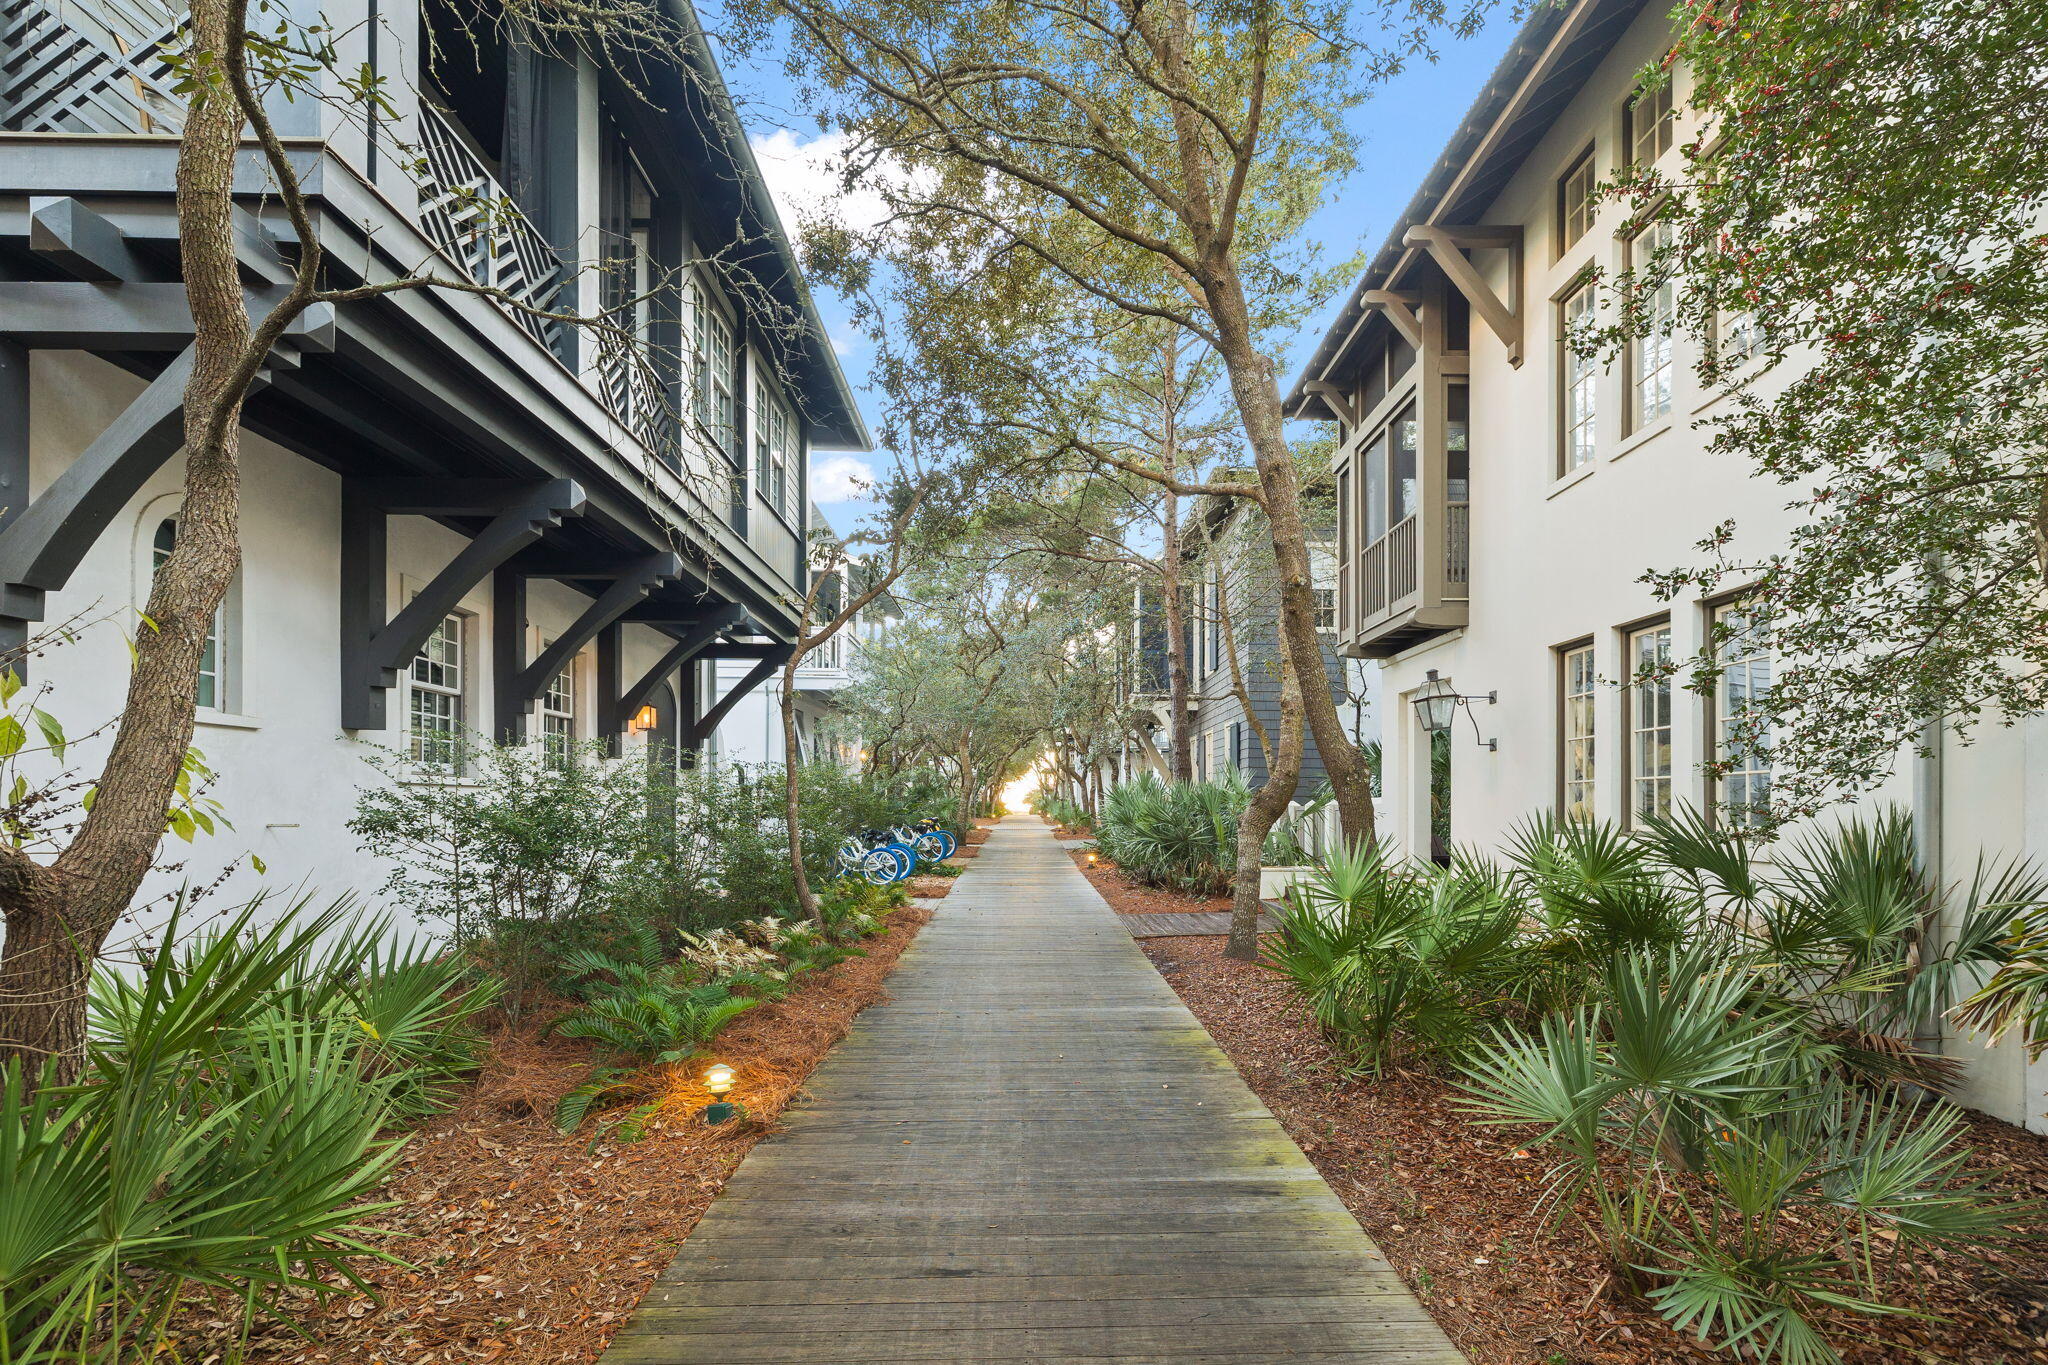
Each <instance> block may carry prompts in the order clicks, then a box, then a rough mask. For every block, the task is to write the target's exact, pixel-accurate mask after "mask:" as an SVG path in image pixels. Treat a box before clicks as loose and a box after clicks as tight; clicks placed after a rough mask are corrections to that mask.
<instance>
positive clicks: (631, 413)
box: [597, 333, 677, 463]
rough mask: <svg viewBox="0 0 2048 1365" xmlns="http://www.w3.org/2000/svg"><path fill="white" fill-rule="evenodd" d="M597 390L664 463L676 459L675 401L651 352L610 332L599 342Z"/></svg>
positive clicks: (617, 414)
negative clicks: (630, 343) (655, 364)
mask: <svg viewBox="0 0 2048 1365" xmlns="http://www.w3.org/2000/svg"><path fill="white" fill-rule="evenodd" d="M597 351H598V354H597V377H598V391H599V393H600V395H601V396H602V397H603V398H604V401H605V406H606V407H609V408H610V409H611V410H612V414H613V415H614V416H616V417H617V418H618V419H619V420H620V421H621V422H623V423H625V424H626V426H627V427H628V428H629V429H630V430H631V431H632V433H633V434H634V435H635V436H638V437H639V438H640V440H641V441H642V442H643V443H644V444H645V445H646V446H647V448H648V449H650V450H652V451H654V452H655V453H656V454H657V455H659V456H660V457H661V458H662V459H663V460H666V461H669V462H670V463H674V461H675V460H676V458H677V456H676V441H677V423H676V413H675V412H674V410H673V409H674V400H673V399H671V398H670V396H669V392H668V386H667V385H665V384H663V383H662V382H661V376H660V374H659V372H658V371H657V370H656V369H655V368H654V366H653V363H652V361H651V359H650V353H649V352H648V351H647V350H645V349H642V348H637V347H633V346H630V345H628V344H627V343H626V342H624V341H623V340H622V339H620V338H618V337H616V336H613V335H611V334H609V333H607V334H605V335H602V336H600V337H599V339H598V347H597Z"/></svg>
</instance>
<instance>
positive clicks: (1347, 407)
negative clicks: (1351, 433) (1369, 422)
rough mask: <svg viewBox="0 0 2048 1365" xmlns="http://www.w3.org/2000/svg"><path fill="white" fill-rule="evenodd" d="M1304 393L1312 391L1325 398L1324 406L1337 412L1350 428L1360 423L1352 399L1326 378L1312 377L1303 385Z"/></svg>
mask: <svg viewBox="0 0 2048 1365" xmlns="http://www.w3.org/2000/svg"><path fill="white" fill-rule="evenodd" d="M1301 389H1302V392H1303V393H1312V394H1314V395H1315V396H1316V397H1318V398H1320V399H1322V400H1323V406H1325V407H1327V408H1328V409H1329V410H1330V411H1331V412H1333V413H1335V414H1336V416H1337V420H1338V421H1339V422H1341V423H1343V424H1344V426H1345V427H1346V428H1347V429H1348V428H1351V427H1355V426H1357V425H1358V411H1357V409H1355V408H1353V407H1352V406H1351V400H1350V399H1349V398H1347V397H1345V395H1344V390H1342V389H1340V388H1338V387H1337V386H1336V385H1335V384H1332V383H1330V382H1329V381H1328V380H1325V379H1311V380H1309V381H1308V382H1306V383H1304V384H1303V385H1302V386H1301Z"/></svg>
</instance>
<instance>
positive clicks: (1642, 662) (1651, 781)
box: [1628, 623, 1671, 823]
mask: <svg viewBox="0 0 2048 1365" xmlns="http://www.w3.org/2000/svg"><path fill="white" fill-rule="evenodd" d="M1628 662H1629V688H1628V695H1629V730H1628V753H1629V803H1628V808H1629V820H1630V823H1635V822H1637V821H1640V820H1642V819H1643V818H1644V817H1647V816H1666V815H1669V814H1670V813H1671V675H1670V664H1671V627H1670V625H1669V624H1668V623H1667V624H1665V625H1661V626H1651V627H1648V628H1647V629H1644V630H1638V631H1632V632H1630V634H1629V637H1628Z"/></svg>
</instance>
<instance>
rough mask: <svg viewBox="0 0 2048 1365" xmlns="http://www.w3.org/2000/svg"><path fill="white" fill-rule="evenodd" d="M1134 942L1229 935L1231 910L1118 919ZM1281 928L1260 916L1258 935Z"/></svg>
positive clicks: (1274, 921)
mask: <svg viewBox="0 0 2048 1365" xmlns="http://www.w3.org/2000/svg"><path fill="white" fill-rule="evenodd" d="M1117 918H1118V919H1120V920H1122V921H1123V924H1124V928H1126V929H1128V930H1130V932H1131V937H1132V938H1214V937H1218V936H1220V935H1223V934H1228V933H1229V932H1230V912H1229V911H1228V910H1194V911H1174V912H1173V913H1171V914H1160V915H1118V916H1117ZM1279 927H1280V921H1278V920H1276V919H1274V918H1273V917H1272V916H1271V915H1266V914H1261V915H1260V916H1259V932H1260V933H1262V934H1270V933H1272V932H1273V931H1274V930H1275V929H1278V928H1279Z"/></svg>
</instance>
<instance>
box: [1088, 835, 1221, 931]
mask: <svg viewBox="0 0 2048 1365" xmlns="http://www.w3.org/2000/svg"><path fill="white" fill-rule="evenodd" d="M1067 853H1068V854H1069V855H1070V856H1071V857H1072V858H1073V860H1074V866H1076V867H1078V868H1080V869H1081V871H1082V872H1083V873H1085V874H1086V875H1087V877H1088V880H1089V881H1090V882H1091V883H1093V884H1094V886H1095V889H1096V891H1097V892H1099V893H1100V894H1101V896H1102V898H1103V899H1104V900H1106V901H1108V902H1109V908H1110V909H1112V910H1114V911H1116V912H1117V913H1118V914H1119V915H1181V914H1187V913H1189V912H1191V911H1192V912H1207V911H1212V910H1224V911H1228V910H1229V909H1230V897H1228V896H1189V895H1184V894H1182V893H1181V892H1178V891H1167V890H1164V889H1162V888H1160V887H1157V886H1147V885H1145V884H1144V883H1143V882H1141V881H1139V880H1138V879H1137V878H1136V877H1134V876H1132V875H1131V874H1130V873H1128V872H1126V871H1124V870H1123V869H1122V868H1120V867H1118V866H1117V865H1116V864H1115V863H1112V862H1108V861H1106V860H1103V861H1098V862H1097V863H1096V864H1095V865H1094V866H1093V867H1090V866H1089V865H1088V850H1087V849H1085V848H1070V849H1068V850H1067Z"/></svg>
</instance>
